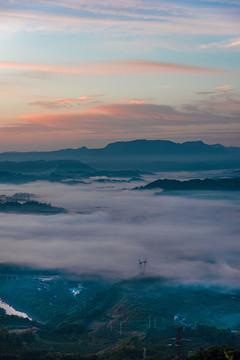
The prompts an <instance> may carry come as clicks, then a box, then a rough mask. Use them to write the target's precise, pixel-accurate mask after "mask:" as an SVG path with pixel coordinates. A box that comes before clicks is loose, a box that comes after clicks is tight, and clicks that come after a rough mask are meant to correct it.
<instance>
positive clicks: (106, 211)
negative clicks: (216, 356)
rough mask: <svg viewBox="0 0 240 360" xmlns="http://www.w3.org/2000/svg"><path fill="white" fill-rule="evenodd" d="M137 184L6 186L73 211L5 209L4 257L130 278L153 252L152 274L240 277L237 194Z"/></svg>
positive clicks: (1, 220) (227, 280) (0, 189)
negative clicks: (158, 191)
mask: <svg viewBox="0 0 240 360" xmlns="http://www.w3.org/2000/svg"><path fill="white" fill-rule="evenodd" d="M140 185H141V184H140ZM126 186H127V187H128V189H126V188H125V187H126ZM134 186H139V184H137V183H131V184H128V183H110V182H109V183H108V182H107V183H104V184H102V183H98V182H92V183H90V184H79V185H75V186H69V185H63V184H52V183H44V182H38V183H33V184H26V185H19V186H14V185H0V193H1V194H7V195H10V194H13V193H15V192H29V193H33V194H36V195H38V200H39V201H46V202H52V204H53V205H54V206H61V207H65V208H66V209H67V210H68V211H69V213H68V214H60V215H53V216H43V215H39V216H38V215H19V214H18V215H15V214H4V213H3V214H1V217H0V228H1V240H0V241H1V252H0V262H1V263H4V262H13V263H18V264H27V265H34V266H37V267H38V266H39V267H47V268H64V269H67V270H74V271H77V272H78V273H87V272H90V273H98V274H99V273H101V274H103V275H109V276H120V277H129V276H134V275H137V274H138V273H139V269H138V259H139V258H140V259H144V258H145V257H147V258H148V261H149V263H148V264H147V268H146V273H147V274H149V275H159V276H163V277H167V278H171V279H176V280H180V281H182V282H200V283H203V282H207V283H215V284H229V285H236V284H237V283H238V282H239V281H240V245H239V234H240V221H239V219H240V194H239V193H238V192H236V193H225V194H222V193H221V194H213V193H211V194H210V193H208V194H209V195H211V196H210V197H209V198H208V196H207V195H206V194H205V196H203V198H201V196H199V195H198V198H196V197H191V196H175V195H173V194H172V195H165V194H162V195H160V196H156V195H154V193H153V192H152V191H143V192H141V191H131V190H130V188H131V187H134ZM124 188H125V189H124ZM186 195H187V194H186ZM215 195H217V196H218V198H215Z"/></svg>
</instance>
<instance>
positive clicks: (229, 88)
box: [213, 85, 232, 91]
mask: <svg viewBox="0 0 240 360" xmlns="http://www.w3.org/2000/svg"><path fill="white" fill-rule="evenodd" d="M213 90H224V91H225V90H226V91H228V90H232V86H231V85H222V86H217V87H215V88H214V89H213Z"/></svg>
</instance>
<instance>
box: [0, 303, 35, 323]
mask: <svg viewBox="0 0 240 360" xmlns="http://www.w3.org/2000/svg"><path fill="white" fill-rule="evenodd" d="M0 308H2V309H4V310H5V311H6V314H7V315H16V316H19V317H22V318H27V319H29V320H32V319H31V318H30V317H29V316H28V315H27V314H25V313H23V312H20V311H17V310H15V309H14V308H13V307H12V306H10V305H8V304H6V303H5V302H3V301H2V300H1V299H0Z"/></svg>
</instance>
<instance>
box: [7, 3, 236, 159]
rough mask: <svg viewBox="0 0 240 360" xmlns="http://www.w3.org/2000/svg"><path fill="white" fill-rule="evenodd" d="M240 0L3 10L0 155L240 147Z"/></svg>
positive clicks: (13, 5)
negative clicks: (161, 142)
mask: <svg viewBox="0 0 240 360" xmlns="http://www.w3.org/2000/svg"><path fill="white" fill-rule="evenodd" d="M239 19H240V1H239V0H226V1H225V0H212V1H211V0H181V1H180V0H175V1H172V0H169V1H161V0H88V1H85V0H84V1H83V0H58V1H56V0H34V1H29V0H0V95H1V96H0V109H1V113H0V114H1V116H0V151H1V152H3V151H29V150H54V149H60V148H66V147H72V148H78V147H81V146H88V147H91V148H93V147H102V146H105V145H106V144H108V143H110V142H114V141H118V140H133V139H139V138H140V139H143V138H145V139H169V140H172V141H176V142H184V141H192V140H203V141H205V142H206V143H208V144H214V143H221V144H223V145H225V146H240V136H239V135H240V100H239V99H240V80H239V79H240V65H239V64H240V56H239V54H240V21H239Z"/></svg>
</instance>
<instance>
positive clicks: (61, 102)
mask: <svg viewBox="0 0 240 360" xmlns="http://www.w3.org/2000/svg"><path fill="white" fill-rule="evenodd" d="M99 96H100V95H90V96H80V97H78V98H60V99H46V100H37V101H33V102H31V103H30V105H37V106H40V107H42V108H44V109H56V108H62V107H72V106H73V105H77V106H79V105H82V104H83V103H84V104H85V103H88V104H89V103H96V98H97V97H99Z"/></svg>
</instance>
